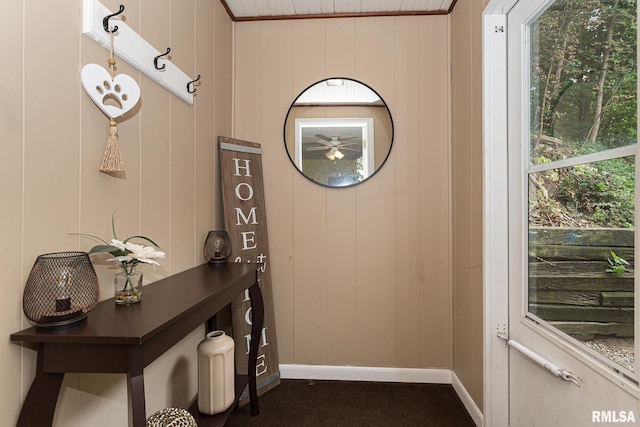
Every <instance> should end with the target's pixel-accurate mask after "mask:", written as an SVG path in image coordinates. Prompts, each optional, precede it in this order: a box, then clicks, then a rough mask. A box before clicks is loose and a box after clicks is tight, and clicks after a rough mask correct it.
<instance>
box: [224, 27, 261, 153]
mask: <svg viewBox="0 0 640 427" xmlns="http://www.w3.org/2000/svg"><path fill="white" fill-rule="evenodd" d="M234 25H235V28H236V31H235V34H236V41H235V42H236V56H235V67H234V73H235V84H234V91H235V93H234V98H235V100H234V108H235V114H234V120H233V126H234V129H233V136H234V137H236V138H238V139H243V140H245V141H255V142H259V141H260V129H259V127H258V126H257V123H256V120H258V118H259V117H260V114H261V111H260V106H261V105H262V102H261V100H260V96H261V90H260V83H261V80H260V79H259V78H257V76H258V75H259V73H260V72H261V70H262V53H261V52H260V47H261V45H260V43H258V40H260V37H262V31H261V29H262V26H261V25H260V24H258V25H256V24H255V23H241V22H236V23H235V24H234ZM222 136H225V135H222Z"/></svg>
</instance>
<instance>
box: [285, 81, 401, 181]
mask: <svg viewBox="0 0 640 427" xmlns="http://www.w3.org/2000/svg"><path fill="white" fill-rule="evenodd" d="M284 139H285V146H286V149H287V153H288V155H289V158H290V159H291V161H292V163H293V164H294V165H295V167H296V168H297V169H298V171H300V172H301V173H302V174H303V175H304V176H305V177H306V178H308V179H309V180H311V181H313V182H315V183H317V184H321V185H324V186H327V187H350V186H353V185H357V184H359V183H361V182H363V181H365V180H367V179H369V178H370V177H371V176H373V175H374V174H375V173H376V172H377V171H378V170H379V169H380V167H382V165H383V164H384V162H385V161H386V159H387V157H388V156H389V152H390V151H391V145H392V142H393V121H392V119H391V114H390V113H389V109H388V108H387V105H386V103H385V102H384V101H383V100H382V98H381V97H380V96H379V95H378V93H376V92H375V91H374V90H373V89H371V88H370V87H369V86H367V85H365V84H363V83H361V82H358V81H355V80H352V79H347V78H331V79H326V80H322V81H320V82H317V83H315V84H313V85H311V86H309V87H308V88H307V89H305V90H304V91H303V92H302V93H301V94H300V95H299V96H298V97H297V98H296V99H295V100H294V102H293V104H292V105H291V107H290V108H289V112H288V114H287V118H286V121H285V125H284Z"/></svg>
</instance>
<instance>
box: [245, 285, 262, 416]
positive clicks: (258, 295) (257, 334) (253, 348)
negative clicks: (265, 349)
mask: <svg viewBox="0 0 640 427" xmlns="http://www.w3.org/2000/svg"><path fill="white" fill-rule="evenodd" d="M249 298H251V344H250V346H249V367H248V371H247V372H248V375H249V399H250V403H251V414H252V415H254V416H255V415H258V414H259V413H260V406H259V404H258V388H257V384H256V382H257V378H256V360H257V357H258V348H259V347H260V339H261V338H262V326H263V324H264V303H263V301H262V292H261V291H260V286H259V285H258V283H257V282H256V284H255V285H253V286H251V287H250V288H249Z"/></svg>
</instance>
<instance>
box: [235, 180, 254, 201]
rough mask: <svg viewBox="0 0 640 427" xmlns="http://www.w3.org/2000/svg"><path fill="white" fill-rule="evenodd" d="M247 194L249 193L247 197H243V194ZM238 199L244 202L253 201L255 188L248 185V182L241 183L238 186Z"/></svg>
mask: <svg viewBox="0 0 640 427" xmlns="http://www.w3.org/2000/svg"><path fill="white" fill-rule="evenodd" d="M244 187H246V188H247V190H245V191H242V189H243V188H244ZM245 192H246V193H247V195H246V196H245V197H243V196H242V193H245ZM236 197H237V198H238V199H240V200H244V201H247V200H251V199H252V198H253V187H252V186H250V185H249V184H247V183H246V182H241V183H240V184H238V185H236Z"/></svg>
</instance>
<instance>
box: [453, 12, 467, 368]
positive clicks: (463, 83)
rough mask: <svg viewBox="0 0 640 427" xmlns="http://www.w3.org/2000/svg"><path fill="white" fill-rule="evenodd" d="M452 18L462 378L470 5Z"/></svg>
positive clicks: (456, 293) (457, 337) (457, 350)
mask: <svg viewBox="0 0 640 427" xmlns="http://www.w3.org/2000/svg"><path fill="white" fill-rule="evenodd" d="M455 14H456V16H455V19H453V20H452V22H453V24H452V25H454V31H452V37H453V42H454V43H455V46H456V48H455V49H453V52H452V60H451V62H452V64H451V66H452V71H453V74H452V78H453V81H454V82H455V84H454V85H453V89H452V116H453V117H455V118H456V123H459V125H458V126H455V127H453V128H452V137H451V146H452V159H454V163H453V170H452V177H453V191H452V193H453V194H452V196H453V200H452V202H453V203H452V208H453V209H452V221H453V224H454V228H453V230H454V232H453V251H454V252H453V259H459V260H461V261H460V262H457V263H455V264H454V265H453V303H454V304H455V305H456V307H459V310H456V313H455V317H454V319H453V322H454V323H453V326H454V328H453V336H454V353H453V356H454V359H453V367H454V369H456V370H457V372H458V373H459V374H460V376H461V377H462V378H464V377H465V373H466V370H467V367H468V366H470V364H471V363H472V361H471V357H472V356H471V355H470V352H469V351H468V350H465V348H466V344H465V342H466V341H467V340H468V337H467V333H468V332H467V331H468V328H469V326H468V325H469V324H470V321H471V317H470V311H469V309H470V307H471V306H472V300H471V299H472V293H471V278H472V275H471V273H472V272H471V270H470V269H469V268H467V263H468V261H467V260H470V259H471V247H472V246H471V244H470V241H469V236H471V235H472V234H471V233H472V228H471V217H470V215H469V214H468V213H469V212H471V208H472V206H471V200H472V187H471V185H470V184H471V175H470V172H471V150H470V148H471V147H470V143H469V142H470V140H471V138H472V133H471V127H470V120H471V102H470V97H469V94H470V93H471V90H472V88H471V79H470V76H469V74H468V72H467V71H466V70H470V69H471V67H472V61H471V46H470V43H471V36H472V34H471V28H470V24H471V17H470V8H469V7H462V8H460V10H457V11H456V12H455Z"/></svg>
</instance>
